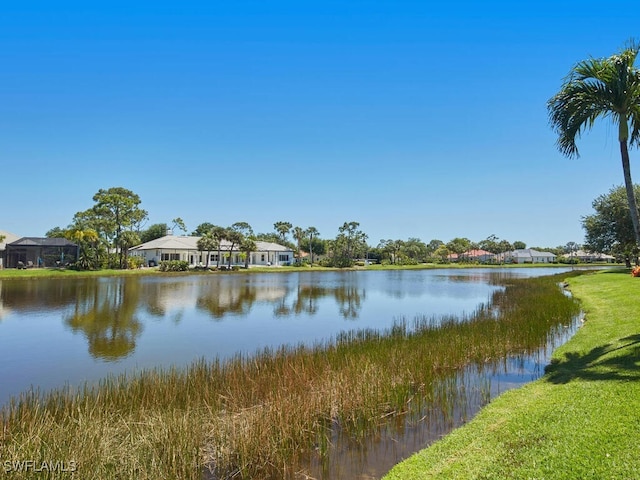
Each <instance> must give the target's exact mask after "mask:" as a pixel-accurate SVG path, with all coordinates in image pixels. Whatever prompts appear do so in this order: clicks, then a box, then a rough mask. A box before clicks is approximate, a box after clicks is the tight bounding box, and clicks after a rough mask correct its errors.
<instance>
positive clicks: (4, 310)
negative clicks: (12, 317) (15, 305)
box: [0, 280, 11, 320]
mask: <svg viewBox="0 0 640 480" xmlns="http://www.w3.org/2000/svg"><path fill="white" fill-rule="evenodd" d="M10 313H11V309H10V308H9V307H8V306H6V305H5V304H4V296H3V295H2V280H0V320H2V319H3V318H4V317H6V316H7V315H9V314H10Z"/></svg>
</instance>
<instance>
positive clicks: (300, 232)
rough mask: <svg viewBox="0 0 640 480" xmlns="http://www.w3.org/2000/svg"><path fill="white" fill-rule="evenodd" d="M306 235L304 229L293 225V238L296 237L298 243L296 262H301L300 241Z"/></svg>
mask: <svg viewBox="0 0 640 480" xmlns="http://www.w3.org/2000/svg"><path fill="white" fill-rule="evenodd" d="M305 237H306V231H305V230H303V229H302V227H294V229H293V238H295V239H296V243H297V245H298V259H297V260H298V264H300V263H302V259H301V255H300V254H301V253H302V252H301V251H300V242H302V240H304V239H305Z"/></svg>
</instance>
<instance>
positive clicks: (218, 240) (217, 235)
mask: <svg viewBox="0 0 640 480" xmlns="http://www.w3.org/2000/svg"><path fill="white" fill-rule="evenodd" d="M209 233H210V234H211V236H212V237H213V240H214V242H215V247H216V248H217V249H218V258H217V260H216V268H220V258H221V255H222V241H223V240H226V239H227V234H228V230H227V229H226V228H224V227H220V226H218V225H214V226H212V227H211V229H210V230H209Z"/></svg>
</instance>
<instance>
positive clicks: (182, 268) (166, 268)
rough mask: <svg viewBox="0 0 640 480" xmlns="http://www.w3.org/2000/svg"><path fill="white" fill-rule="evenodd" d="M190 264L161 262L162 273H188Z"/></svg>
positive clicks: (181, 261)
mask: <svg viewBox="0 0 640 480" xmlns="http://www.w3.org/2000/svg"><path fill="white" fill-rule="evenodd" d="M187 270H189V264H188V263H187V262H185V261H184V260H164V261H162V262H160V271H161V272H186V271H187Z"/></svg>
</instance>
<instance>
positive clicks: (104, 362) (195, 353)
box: [0, 268, 562, 404]
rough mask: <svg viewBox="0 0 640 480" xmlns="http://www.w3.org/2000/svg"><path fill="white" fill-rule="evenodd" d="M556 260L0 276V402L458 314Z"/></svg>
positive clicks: (544, 270)
mask: <svg viewBox="0 0 640 480" xmlns="http://www.w3.org/2000/svg"><path fill="white" fill-rule="evenodd" d="M560 271H562V269H558V268H509V269H482V268H473V269H455V270H454V269H442V270H392V271H348V272H292V273H264V274H257V275H256V274H222V275H221V274H215V275H185V276H141V277H104V278H82V279H80V278H78V279H60V278H55V279H44V278H41V279H11V280H2V281H0V378H1V379H2V382H1V383H0V404H3V403H5V402H6V401H7V400H8V399H9V398H10V397H11V396H12V395H17V394H19V393H20V392H22V391H24V390H26V389H28V388H30V387H31V386H34V387H38V388H40V389H42V390H48V389H51V388H54V387H61V386H64V385H80V384H82V383H83V382H84V381H89V382H91V381H96V380H98V379H100V378H103V377H105V376H107V375H109V374H118V373H122V372H125V371H126V372H133V371H138V370H141V369H147V368H153V367H169V366H172V365H178V366H180V365H186V364H188V363H191V362H192V361H193V360H195V359H199V358H207V359H211V358H214V357H218V358H228V357H230V356H233V355H236V354H240V353H241V354H251V353H254V352H256V351H257V350H260V349H263V348H265V347H277V346H279V345H295V344H299V343H304V344H309V345H310V344H313V343H315V342H322V341H325V340H329V339H331V338H333V337H334V336H335V335H336V334H338V333H339V332H341V331H344V330H353V329H364V328H372V329H385V328H388V327H390V326H392V324H393V323H394V321H395V320H397V319H398V318H413V317H414V316H416V315H422V314H426V315H444V314H456V315H457V314H462V313H465V312H471V311H473V310H474V309H475V308H476V307H477V306H478V305H479V304H480V303H482V302H486V301H487V300H488V298H489V296H490V295H491V293H492V292H493V291H495V290H496V289H498V288H501V287H499V286H496V285H495V280H496V278H499V277H504V276H519V277H523V276H525V277H526V276H538V275H546V274H551V273H556V272H560Z"/></svg>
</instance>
